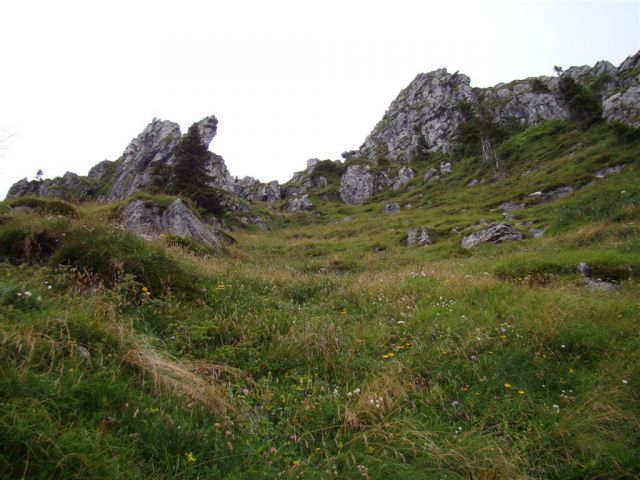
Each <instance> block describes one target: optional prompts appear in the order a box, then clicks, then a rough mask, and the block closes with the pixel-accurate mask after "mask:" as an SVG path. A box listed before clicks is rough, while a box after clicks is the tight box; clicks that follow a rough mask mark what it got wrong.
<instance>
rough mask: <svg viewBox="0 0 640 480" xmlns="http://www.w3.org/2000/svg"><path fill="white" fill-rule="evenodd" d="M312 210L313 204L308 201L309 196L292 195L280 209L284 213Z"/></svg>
mask: <svg viewBox="0 0 640 480" xmlns="http://www.w3.org/2000/svg"><path fill="white" fill-rule="evenodd" d="M312 208H313V203H311V200H309V195H302V196H297V195H294V196H293V197H291V198H289V200H287V203H286V204H285V206H284V207H283V208H282V209H283V210H284V211H285V212H302V211H304V210H311V209H312Z"/></svg>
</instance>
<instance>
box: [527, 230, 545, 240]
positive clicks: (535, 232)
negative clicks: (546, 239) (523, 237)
mask: <svg viewBox="0 0 640 480" xmlns="http://www.w3.org/2000/svg"><path fill="white" fill-rule="evenodd" d="M529 235H531V236H532V237H533V238H541V237H543V236H544V228H530V229H529Z"/></svg>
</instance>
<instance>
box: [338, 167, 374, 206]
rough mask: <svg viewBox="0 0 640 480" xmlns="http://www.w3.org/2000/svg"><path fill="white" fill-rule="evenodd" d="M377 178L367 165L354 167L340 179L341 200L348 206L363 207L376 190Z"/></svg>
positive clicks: (348, 169)
mask: <svg viewBox="0 0 640 480" xmlns="http://www.w3.org/2000/svg"><path fill="white" fill-rule="evenodd" d="M374 182H375V176H374V175H373V174H372V173H371V171H370V168H369V167H368V166H366V165H352V166H350V167H349V168H347V171H346V172H345V174H344V175H343V176H342V178H341V179H340V198H341V199H342V201H343V202H344V203H346V204H348V205H361V204H363V203H365V202H366V201H367V200H369V199H370V198H371V197H372V196H373V194H374V193H375V190H374Z"/></svg>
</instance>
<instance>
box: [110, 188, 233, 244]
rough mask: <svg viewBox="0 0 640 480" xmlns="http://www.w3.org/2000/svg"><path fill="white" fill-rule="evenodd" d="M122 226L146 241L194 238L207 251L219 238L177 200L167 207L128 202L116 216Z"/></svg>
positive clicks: (148, 202) (149, 203) (154, 203)
mask: <svg viewBox="0 0 640 480" xmlns="http://www.w3.org/2000/svg"><path fill="white" fill-rule="evenodd" d="M120 223H121V224H122V226H123V227H124V228H125V229H127V230H129V231H132V232H135V233H137V234H139V235H142V236H144V237H146V238H157V237H159V236H160V235H162V234H169V235H177V236H178V237H182V238H194V239H196V240H198V241H200V242H202V243H204V244H205V245H208V246H210V247H219V246H220V245H221V244H222V240H221V235H219V234H217V233H216V232H214V231H212V230H211V229H209V228H208V227H207V226H206V225H205V224H203V223H202V222H201V221H200V219H199V218H198V217H196V215H195V214H194V213H193V212H192V211H191V210H190V209H189V208H188V207H187V206H186V205H185V204H184V202H183V201H182V200H180V199H176V200H174V201H173V202H171V204H169V205H168V206H163V205H160V204H158V203H156V202H153V201H149V200H134V201H132V202H130V203H129V204H128V205H127V206H126V207H125V209H124V210H123V211H122V214H121V215H120Z"/></svg>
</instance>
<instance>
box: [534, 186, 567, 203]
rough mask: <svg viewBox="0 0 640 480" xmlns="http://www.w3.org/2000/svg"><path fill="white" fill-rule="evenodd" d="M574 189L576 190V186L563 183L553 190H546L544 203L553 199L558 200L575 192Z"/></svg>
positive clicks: (543, 197) (543, 196) (543, 198)
mask: <svg viewBox="0 0 640 480" xmlns="http://www.w3.org/2000/svg"><path fill="white" fill-rule="evenodd" d="M573 191H574V188H573V187H572V186H570V185H563V186H561V187H558V188H554V189H553V190H549V191H548V192H545V193H544V194H543V195H542V201H543V202H544V203H546V202H552V201H553V200H557V199H559V198H562V197H566V196H567V195H569V194H570V193H573Z"/></svg>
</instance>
